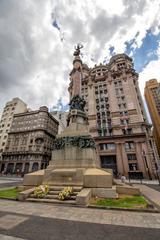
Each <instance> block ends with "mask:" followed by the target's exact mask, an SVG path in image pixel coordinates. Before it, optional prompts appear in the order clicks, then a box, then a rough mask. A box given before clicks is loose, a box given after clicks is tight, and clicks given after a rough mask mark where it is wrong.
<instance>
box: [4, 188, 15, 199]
mask: <svg viewBox="0 0 160 240" xmlns="http://www.w3.org/2000/svg"><path fill="white" fill-rule="evenodd" d="M18 194H19V190H18V189H17V188H8V189H0V198H3V199H13V200H17V199H18Z"/></svg>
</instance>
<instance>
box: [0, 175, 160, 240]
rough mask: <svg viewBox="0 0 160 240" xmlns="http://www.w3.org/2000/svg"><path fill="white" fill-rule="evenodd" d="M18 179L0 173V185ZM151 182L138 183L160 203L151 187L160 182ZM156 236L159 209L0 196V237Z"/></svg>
mask: <svg viewBox="0 0 160 240" xmlns="http://www.w3.org/2000/svg"><path fill="white" fill-rule="evenodd" d="M21 181H22V178H19V177H9V176H7V177H6V176H3V177H0V188H4V187H9V186H13V185H14V184H15V185H19V184H21ZM152 183H153V182H152ZM152 183H151V182H150V186H149V187H148V186H146V185H143V184H142V185H141V184H138V186H139V187H140V188H141V191H142V192H143V193H145V194H147V195H148V196H149V197H150V198H152V200H153V201H157V203H159V204H160V202H159V200H160V192H159V191H156V190H155V189H154V186H156V188H157V190H158V189H159V186H158V185H157V184H156V185H155V182H154V183H153V184H152ZM152 186H153V188H152ZM159 236H160V213H146V212H131V211H115V210H102V209H96V208H81V207H75V206H74V207H70V206H65V205H55V204H44V203H43V204H39V203H31V202H18V201H9V200H0V240H16V239H17V240H23V239H25V240H35V239H38V240H61V239H66V240H73V239H74V240H75V239H78V240H82V239H83V240H84V239H85V240H86V239H87V240H94V239H95V240H102V239H105V240H107V239H109V240H121V239H123V240H124V239H127V240H132V239H136V240H143V239H145V240H151V239H159Z"/></svg>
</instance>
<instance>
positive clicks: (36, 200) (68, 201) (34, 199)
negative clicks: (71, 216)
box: [26, 197, 76, 205]
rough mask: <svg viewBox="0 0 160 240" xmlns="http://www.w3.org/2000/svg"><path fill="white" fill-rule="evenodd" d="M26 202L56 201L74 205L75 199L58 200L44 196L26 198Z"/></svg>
mask: <svg viewBox="0 0 160 240" xmlns="http://www.w3.org/2000/svg"><path fill="white" fill-rule="evenodd" d="M26 201H28V202H41V203H58V204H70V205H75V204H76V201H75V200H64V201H61V200H58V199H46V198H31V197H29V198H27V200H26Z"/></svg>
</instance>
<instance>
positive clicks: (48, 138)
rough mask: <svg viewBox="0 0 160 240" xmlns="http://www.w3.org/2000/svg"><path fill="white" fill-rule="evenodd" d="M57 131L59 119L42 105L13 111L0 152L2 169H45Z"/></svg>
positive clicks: (15, 170)
mask: <svg viewBox="0 0 160 240" xmlns="http://www.w3.org/2000/svg"><path fill="white" fill-rule="evenodd" d="M57 133H58V121H57V120H55V118H53V116H52V115H51V114H50V113H49V112H48V108H47V107H45V106H44V107H40V108H39V110H36V111H29V112H25V113H19V114H15V115H14V116H13V121H12V125H11V128H10V132H9V133H8V140H7V144H6V147H5V150H4V152H3V154H2V166H1V171H5V172H7V173H17V172H19V173H27V172H32V171H36V170H39V169H44V168H46V166H47V165H48V163H49V161H50V159H51V151H52V149H53V143H54V139H55V136H56V134H57Z"/></svg>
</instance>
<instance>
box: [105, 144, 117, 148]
mask: <svg viewBox="0 0 160 240" xmlns="http://www.w3.org/2000/svg"><path fill="white" fill-rule="evenodd" d="M106 145H107V149H115V144H114V143H107V144H106Z"/></svg>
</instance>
